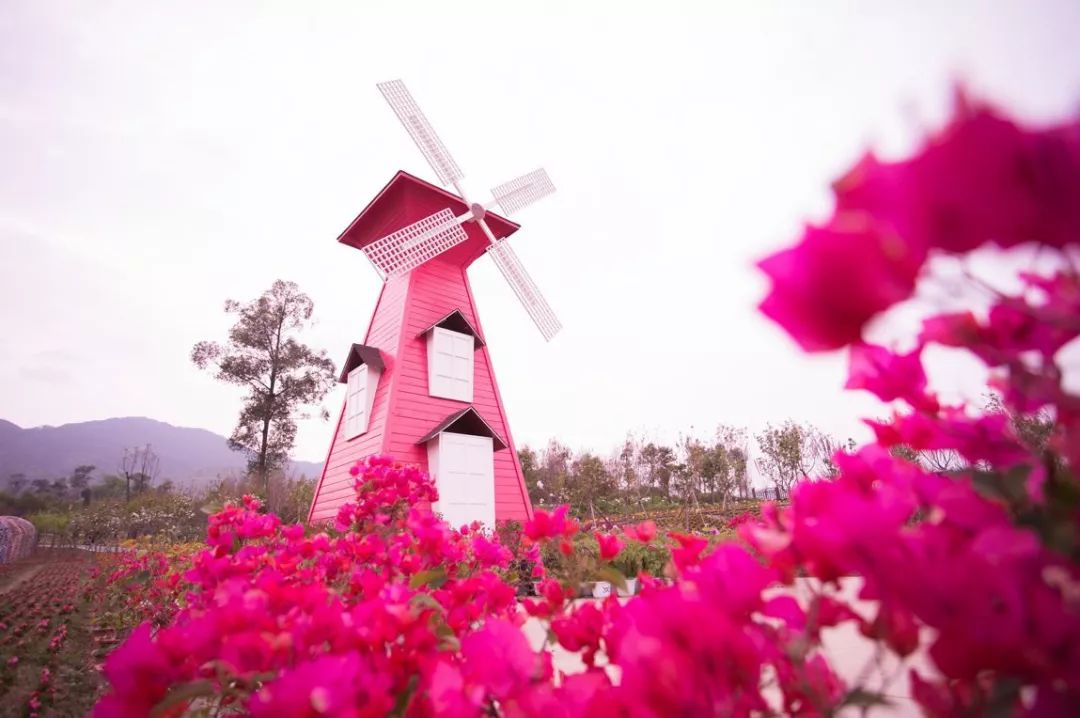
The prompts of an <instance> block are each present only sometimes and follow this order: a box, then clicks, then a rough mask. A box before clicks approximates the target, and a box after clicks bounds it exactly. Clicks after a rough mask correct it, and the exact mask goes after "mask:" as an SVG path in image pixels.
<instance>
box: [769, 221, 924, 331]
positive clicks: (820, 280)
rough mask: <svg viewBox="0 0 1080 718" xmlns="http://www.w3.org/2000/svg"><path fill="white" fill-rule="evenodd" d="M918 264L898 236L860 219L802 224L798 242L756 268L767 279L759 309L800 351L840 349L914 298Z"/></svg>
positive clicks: (916, 254)
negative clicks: (768, 284) (878, 317)
mask: <svg viewBox="0 0 1080 718" xmlns="http://www.w3.org/2000/svg"><path fill="white" fill-rule="evenodd" d="M922 260H923V256H922V255H921V254H920V253H919V252H917V251H914V250H913V249H912V248H910V247H908V246H907V245H905V244H904V243H903V242H902V241H901V240H900V238H899V237H898V236H897V235H895V234H891V233H883V232H880V231H878V230H877V229H875V228H874V227H873V226H871V225H870V224H868V223H867V222H866V221H865V220H855V219H845V220H844V221H836V222H834V223H832V224H831V225H829V226H826V227H812V226H811V227H807V228H806V231H805V232H804V234H803V237H802V241H801V242H800V243H799V244H798V245H796V246H795V247H792V248H791V249H785V250H783V251H781V252H777V253H776V254H774V255H772V256H770V257H767V258H765V259H763V260H761V261H760V262H759V263H758V267H759V268H760V269H761V270H762V271H763V272H764V273H765V274H766V275H767V276H768V277H769V279H770V280H771V281H772V289H771V290H770V292H769V294H768V296H766V297H765V299H764V300H763V301H762V302H761V305H760V306H759V308H760V310H761V311H762V313H763V314H765V316H767V317H769V318H770V319H772V320H773V321H775V322H776V323H777V324H779V325H780V326H781V327H783V329H784V330H785V331H787V333H788V334H790V335H791V337H792V338H793V339H794V340H795V341H796V342H798V343H799V345H800V346H801V347H802V348H803V349H804V350H805V351H808V352H816V351H827V350H830V349H838V348H840V347H842V346H845V345H847V344H851V343H853V342H856V341H858V340H859V339H860V338H861V337H862V329H863V326H864V325H865V324H866V323H867V322H868V321H870V319H872V318H873V317H874V316H875V315H877V314H878V313H880V312H882V311H884V310H886V309H888V308H889V307H891V306H892V305H894V304H896V303H897V302H900V301H903V300H904V299H907V298H908V297H909V296H911V293H912V291H913V290H914V289H915V277H916V274H917V273H918V270H919V266H920V265H921V263H922ZM837 277H843V281H837V279H836V278H837Z"/></svg>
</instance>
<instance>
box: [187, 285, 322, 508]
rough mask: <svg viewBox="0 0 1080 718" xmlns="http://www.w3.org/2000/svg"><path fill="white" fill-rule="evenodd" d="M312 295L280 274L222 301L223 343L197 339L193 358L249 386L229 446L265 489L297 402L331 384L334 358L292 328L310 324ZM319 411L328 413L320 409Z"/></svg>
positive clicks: (281, 457)
mask: <svg viewBox="0 0 1080 718" xmlns="http://www.w3.org/2000/svg"><path fill="white" fill-rule="evenodd" d="M313 309H314V303H313V302H312V301H311V299H310V298H309V297H308V296H307V295H306V294H304V293H303V292H301V291H300V289H299V287H297V286H296V284H295V283H293V282H285V281H281V280H278V281H276V282H274V284H273V286H272V287H271V288H270V289H269V290H267V291H266V292H264V293H263V295H262V296H261V297H259V298H258V299H255V300H253V301H251V302H248V303H246V304H241V303H240V302H237V301H235V300H232V299H230V300H228V301H226V302H225V312H226V313H228V314H235V315H237V321H236V324H234V325H233V327H232V329H230V330H229V338H228V341H227V342H226V343H224V344H222V343H218V342H212V341H202V342H199V343H198V344H196V345H195V346H194V348H192V351H191V360H192V361H193V362H194V363H195V365H196V366H197V367H199V368H200V369H209V370H211V371H213V372H214V377H215V378H216V379H219V380H221V381H224V382H227V383H229V384H236V385H238V386H242V387H244V388H245V389H247V397H246V398H245V400H244V406H243V409H242V410H241V411H240V418H239V420H238V421H237V424H236V428H235V429H234V430H233V433H232V435H231V436H230V437H229V446H230V447H232V448H233V449H234V450H236V451H243V452H245V453H246V454H247V455H248V470H249V471H251V472H252V473H253V474H255V476H256V477H257V478H258V479H259V481H260V485H261V486H262V489H263V491H264V492H265V491H267V490H268V489H269V478H270V475H271V473H272V472H273V471H274V470H276V469H281V468H283V467H284V465H285V463H286V462H287V461H288V458H289V452H290V451H291V450H292V447H293V443H294V441H295V439H296V420H297V419H300V418H307V414H305V413H303V411H302V409H303V407H307V406H310V405H313V404H317V403H318V402H319V401H321V400H322V399H323V397H325V396H326V394H327V393H328V392H329V391H330V389H331V388H333V386H334V380H335V377H334V363H333V362H332V361H331V360H330V359H329V358H327V356H326V352H325V350H323V351H318V352H316V351H315V350H313V349H311V348H310V347H308V346H307V345H305V344H302V343H301V342H300V341H299V340H298V339H297V337H296V335H297V334H298V333H299V332H301V331H302V330H303V329H305V328H307V327H308V326H310V324H311V315H312V311H313ZM322 415H323V417H324V418H327V417H328V416H329V415H328V414H327V412H326V410H325V409H324V410H323V411H322Z"/></svg>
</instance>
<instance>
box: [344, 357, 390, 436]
mask: <svg viewBox="0 0 1080 718" xmlns="http://www.w3.org/2000/svg"><path fill="white" fill-rule="evenodd" d="M384 367H385V365H384V364H383V360H382V355H381V354H380V353H379V350H378V349H376V348H375V347H369V346H364V345H363V344H353V345H352V346H351V347H350V348H349V356H348V357H347V358H346V359H345V363H344V365H342V367H341V375H340V376H338V382H340V383H342V384H345V385H346V391H345V417H344V425H345V439H346V440H348V439H352V438H355V437H357V436H360V435H362V434H363V433H364V432H366V431H367V429H368V422H369V421H370V420H371V407H372V405H373V404H374V403H375V390H376V389H377V388H378V386H379V377H381V376H382V373H383V369H384Z"/></svg>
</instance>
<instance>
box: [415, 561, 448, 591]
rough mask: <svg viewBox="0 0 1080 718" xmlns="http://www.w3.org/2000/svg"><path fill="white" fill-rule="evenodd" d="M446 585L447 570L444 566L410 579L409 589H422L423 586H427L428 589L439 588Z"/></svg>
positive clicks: (422, 572)
mask: <svg viewBox="0 0 1080 718" xmlns="http://www.w3.org/2000/svg"><path fill="white" fill-rule="evenodd" d="M444 583H446V569H444V568H443V567H442V566H439V567H438V568H431V569H428V570H427V571H421V572H420V573H418V574H414V575H413V577H412V578H411V579H409V588H420V587H421V586H427V587H428V588H439V587H440V586H442V585H443V584H444Z"/></svg>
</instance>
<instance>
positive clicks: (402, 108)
mask: <svg viewBox="0 0 1080 718" xmlns="http://www.w3.org/2000/svg"><path fill="white" fill-rule="evenodd" d="M376 86H377V87H378V88H379V91H380V92H381V93H382V94H383V97H385V98H386V101H387V102H388V103H390V107H391V108H392V109H393V110H394V114H396V115H397V116H398V119H399V120H401V124H403V125H405V130H406V131H407V132H408V133H409V136H410V137H412V139H413V142H415V143H416V146H417V147H419V148H420V151H421V152H422V153H424V158H425V159H426V160H427V161H428V164H430V165H431V169H433V170H435V174H437V175H438V176H439V181H440V182H442V183H443V185H451V184H454V183H455V182H457V181H458V180H459V179H461V178H462V177H463V175H462V173H461V168H460V167H458V165H457V162H455V161H454V158H453V157H451V156H450V153H449V152H448V151H447V150H446V146H445V145H443V143H442V140H440V139H439V136H438V135H437V134H436V133H435V129H434V128H433V127H432V126H431V123H430V122H428V119H427V117H425V116H424V113H423V112H421V111H420V107H419V105H417V104H416V100H414V99H413V98H412V95H410V94H409V90H408V89H407V88H406V87H405V83H404V82H402V81H401V80H391V81H390V82H380V83H378V84H377V85H376Z"/></svg>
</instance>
